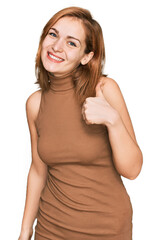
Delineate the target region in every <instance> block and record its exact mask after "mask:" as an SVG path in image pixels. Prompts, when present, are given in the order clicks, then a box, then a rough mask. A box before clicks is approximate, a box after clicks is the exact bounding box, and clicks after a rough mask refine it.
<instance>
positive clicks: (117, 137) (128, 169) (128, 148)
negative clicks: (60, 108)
mask: <svg viewBox="0 0 161 240" xmlns="http://www.w3.org/2000/svg"><path fill="white" fill-rule="evenodd" d="M103 94H104V96H105V98H106V100H107V102H109V103H110V105H111V106H112V107H113V108H114V109H115V110H116V116H115V117H114V118H113V122H111V123H110V124H109V122H107V124H106V126H107V128H108V132H109V139H110V143H111V147H112V153H113V160H114V163H115V167H116V169H117V171H118V172H119V173H120V174H121V175H122V176H124V177H126V178H129V179H135V178H136V177H137V175H138V174H139V172H140V170H141V167H142V163H143V156H142V152H141V150H140V148H139V146H138V143H137V141H136V137H135V133H134V129H133V126H132V122H131V119H130V116H129V113H128V109H127V107H126V103H125V100H124V98H123V95H122V93H121V90H120V88H119V86H118V84H117V83H116V82H115V80H113V79H110V78H108V79H107V78H106V80H105V84H104V87H103Z"/></svg>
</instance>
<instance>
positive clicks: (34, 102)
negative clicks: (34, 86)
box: [26, 90, 42, 121]
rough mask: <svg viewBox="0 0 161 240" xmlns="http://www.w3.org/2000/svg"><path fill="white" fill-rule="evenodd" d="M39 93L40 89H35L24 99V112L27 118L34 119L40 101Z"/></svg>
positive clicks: (40, 92)
mask: <svg viewBox="0 0 161 240" xmlns="http://www.w3.org/2000/svg"><path fill="white" fill-rule="evenodd" d="M41 94H42V90H37V91H36V92H34V93H32V94H31V95H30V96H29V97H28V98H27V100H26V113H27V116H28V117H29V118H32V120H34V121H35V120H36V117H37V114H38V111H39V106H40V101H41Z"/></svg>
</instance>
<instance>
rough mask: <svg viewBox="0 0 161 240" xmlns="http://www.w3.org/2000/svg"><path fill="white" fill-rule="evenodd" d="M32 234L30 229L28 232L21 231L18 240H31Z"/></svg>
mask: <svg viewBox="0 0 161 240" xmlns="http://www.w3.org/2000/svg"><path fill="white" fill-rule="evenodd" d="M32 234H33V229H32V228H31V229H30V230H29V231H21V233H20V236H19V238H18V240H31V237H32Z"/></svg>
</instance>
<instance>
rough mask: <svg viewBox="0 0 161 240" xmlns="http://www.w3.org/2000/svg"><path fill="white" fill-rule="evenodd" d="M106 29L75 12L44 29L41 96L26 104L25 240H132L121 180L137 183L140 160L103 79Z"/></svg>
mask: <svg viewBox="0 0 161 240" xmlns="http://www.w3.org/2000/svg"><path fill="white" fill-rule="evenodd" d="M104 60H105V50H104V42H103V35H102V30H101V27H100V25H99V24H98V23H97V22H96V21H95V20H94V19H93V18H92V16H91V14H90V12H89V11H88V10H85V9H82V8H78V7H69V8H66V9H63V10H61V11H59V12H58V13H56V14H55V15H54V16H53V17H52V18H51V19H50V20H49V22H48V23H47V24H46V26H45V27H44V29H43V32H42V35H41V38H40V43H39V48H38V52H37V56H36V65H35V69H36V76H37V82H36V83H38V84H39V86H40V88H41V89H40V90H38V91H36V92H34V93H33V94H31V95H30V96H29V98H28V99H27V101H26V112H27V120H28V124H29V130H30V134H31V146H32V163H31V167H30V170H29V174H28V182H27V195H26V203H25V209H24V216H23V220H22V226H21V233H20V237H19V240H29V239H31V236H32V234H33V223H34V220H35V218H37V224H36V227H35V238H34V239H35V240H45V239H46V240H47V239H51V240H59V239H64V240H67V239H69V240H75V239H77V240H91V239H92V240H94V239H96V240H107V239H108V240H121V239H123V240H130V239H132V206H131V202H130V198H129V196H128V194H127V192H126V189H125V187H124V185H123V182H122V180H121V175H122V176H124V177H126V178H128V179H135V178H136V177H137V176H138V174H139V173H140V171H141V167H142V161H143V160H142V152H141V150H140V148H139V146H138V144H137V141H136V138H135V134H134V130H133V127H132V123H131V120H130V116H129V114H128V110H127V108H126V104H125V101H124V99H123V96H122V93H121V91H120V88H119V86H118V84H117V83H116V82H115V80H113V79H111V78H108V77H107V76H106V75H104V74H103V66H104Z"/></svg>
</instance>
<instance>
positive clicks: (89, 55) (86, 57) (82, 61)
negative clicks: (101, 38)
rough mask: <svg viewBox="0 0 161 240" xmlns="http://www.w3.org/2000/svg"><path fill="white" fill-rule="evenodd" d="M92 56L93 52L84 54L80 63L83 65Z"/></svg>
mask: <svg viewBox="0 0 161 240" xmlns="http://www.w3.org/2000/svg"><path fill="white" fill-rule="evenodd" d="M93 56H94V52H89V53H87V54H85V55H84V57H83V58H82V60H81V64H82V65H85V64H87V63H88V62H89V61H90V60H91V59H92V58H93Z"/></svg>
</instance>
